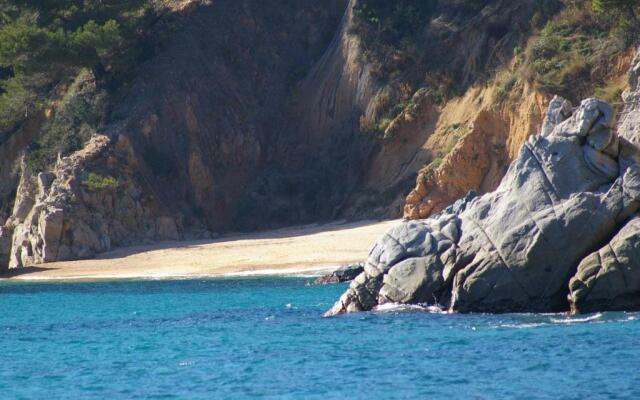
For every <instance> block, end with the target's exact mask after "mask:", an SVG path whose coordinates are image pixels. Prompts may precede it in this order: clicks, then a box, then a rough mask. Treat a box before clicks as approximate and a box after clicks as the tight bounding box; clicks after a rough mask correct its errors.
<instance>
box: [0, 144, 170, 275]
mask: <svg viewBox="0 0 640 400" xmlns="http://www.w3.org/2000/svg"><path fill="white" fill-rule="evenodd" d="M109 144H110V141H109V139H108V138H107V137H105V136H95V137H94V138H92V139H91V140H90V141H89V142H88V144H87V145H86V146H85V148H84V149H82V150H80V151H78V152H76V153H74V154H72V155H70V156H69V157H65V158H62V159H60V160H58V162H57V165H56V166H55V168H54V169H53V170H52V171H51V172H50V173H40V174H38V176H37V177H29V176H28V175H27V174H25V173H23V176H22V178H21V182H20V185H19V187H18V191H17V196H16V202H15V204H14V208H13V213H12V215H11V217H10V218H9V219H8V220H7V221H6V223H5V225H4V226H3V227H1V228H0V257H2V258H1V259H0V269H2V267H4V266H8V267H9V268H17V267H22V266H31V265H34V264H40V263H45V262H51V261H62V260H72V259H80V258H89V257H93V256H94V255H96V254H97V253H101V252H105V251H108V250H110V249H111V248H112V246H122V245H127V244H132V243H139V242H145V241H146V242H150V241H155V240H175V239H179V238H180V237H181V234H182V232H181V231H182V227H181V223H180V221H179V220H178V219H176V218H175V217H174V216H168V215H167V214H165V213H166V211H164V212H163V210H162V209H161V207H159V205H158V203H157V202H155V201H154V200H153V199H150V198H149V197H148V196H143V195H142V193H143V191H142V190H141V189H140V188H139V187H137V186H136V185H135V184H134V183H133V180H132V179H130V178H129V177H128V176H127V174H126V168H123V167H122V166H121V165H122V163H119V162H118V157H120V155H119V154H118V153H117V152H114V149H113V146H110V145H109ZM125 150H126V149H125ZM123 153H124V154H126V153H127V152H126V151H123ZM105 164H106V166H105ZM110 166H111V167H110ZM89 171H97V172H94V173H102V174H104V175H101V176H106V175H109V176H111V175H113V176H114V177H117V178H114V179H115V180H116V184H115V185H108V184H107V185H103V186H104V187H100V185H98V187H92V186H91V185H88V184H87V183H86V179H87V176H88V174H89Z"/></svg>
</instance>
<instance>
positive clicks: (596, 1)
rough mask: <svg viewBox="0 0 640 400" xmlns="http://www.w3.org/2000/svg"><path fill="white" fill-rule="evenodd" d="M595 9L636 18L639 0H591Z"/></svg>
mask: <svg viewBox="0 0 640 400" xmlns="http://www.w3.org/2000/svg"><path fill="white" fill-rule="evenodd" d="M591 5H592V7H593V10H594V11H595V12H597V13H600V14H626V15H629V16H633V17H634V18H635V16H636V12H635V9H634V8H635V7H637V6H638V1H637V0H591Z"/></svg>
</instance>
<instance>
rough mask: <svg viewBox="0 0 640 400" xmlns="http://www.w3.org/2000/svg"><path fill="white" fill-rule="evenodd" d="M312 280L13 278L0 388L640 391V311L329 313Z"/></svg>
mask: <svg viewBox="0 0 640 400" xmlns="http://www.w3.org/2000/svg"><path fill="white" fill-rule="evenodd" d="M309 280H310V278H308V277H300V276H297V277H296V276H294V277H241V278H238V277H231V278H230V277H227V278H209V279H182V280H139V281H102V282H55V283H51V282H15V281H4V282H0V399H49V400H50V399H109V400H113V399H256V398H259V399H262V398H265V399H449V400H451V399H640V314H639V313H625V312H611V313H609V312H607V313H596V314H588V315H581V316H577V317H570V316H567V315H564V314H502V315H486V314H468V315H462V314H450V313H446V312H443V311H442V310H441V309H439V308H437V307H403V306H399V305H391V306H386V307H383V308H382V309H379V310H376V311H373V312H364V313H357V314H350V315H344V316H338V317H332V318H325V317H323V313H324V312H325V311H326V310H327V309H328V308H329V307H330V306H331V305H332V304H333V302H334V301H335V300H336V299H337V298H338V297H339V296H340V294H341V293H342V292H343V291H344V290H345V288H346V285H345V284H338V285H325V286H306V285H305V283H307V282H308V281H309Z"/></svg>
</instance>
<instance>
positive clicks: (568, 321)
mask: <svg viewBox="0 0 640 400" xmlns="http://www.w3.org/2000/svg"><path fill="white" fill-rule="evenodd" d="M600 318H602V313H597V314H593V315H590V316H588V317H584V318H575V317H567V318H551V322H553V323H555V324H580V323H584V322H593V321H597V320H599V319H600Z"/></svg>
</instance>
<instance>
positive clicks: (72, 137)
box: [26, 72, 107, 172]
mask: <svg viewBox="0 0 640 400" xmlns="http://www.w3.org/2000/svg"><path fill="white" fill-rule="evenodd" d="M106 97H107V95H106V92H105V91H104V90H103V89H98V88H97V87H96V85H95V81H94V80H93V79H92V75H91V74H90V73H88V72H85V73H83V74H81V75H80V76H79V77H78V79H76V81H75V82H74V84H73V85H71V87H70V88H69V90H68V91H67V94H66V96H65V97H64V99H63V101H62V104H61V105H60V107H59V110H58V112H57V113H56V114H55V116H54V117H53V118H52V119H51V120H50V121H49V122H48V123H47V124H46V125H45V126H44V127H43V129H42V132H43V133H42V135H41V136H40V137H39V138H38V139H37V140H36V141H35V142H34V143H32V144H31V145H30V146H29V149H28V151H27V158H26V160H27V166H28V168H29V169H30V170H31V171H33V172H37V171H41V170H44V169H46V168H47V167H48V166H50V165H51V164H52V163H53V162H54V161H55V160H56V158H57V156H58V154H60V155H61V156H66V155H69V154H70V153H72V152H74V151H76V150H79V149H81V148H82V146H83V145H84V143H85V142H86V141H87V140H88V139H89V138H91V136H92V135H93V134H95V133H97V129H99V128H100V127H101V125H102V123H103V119H104V115H105V108H106Z"/></svg>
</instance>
